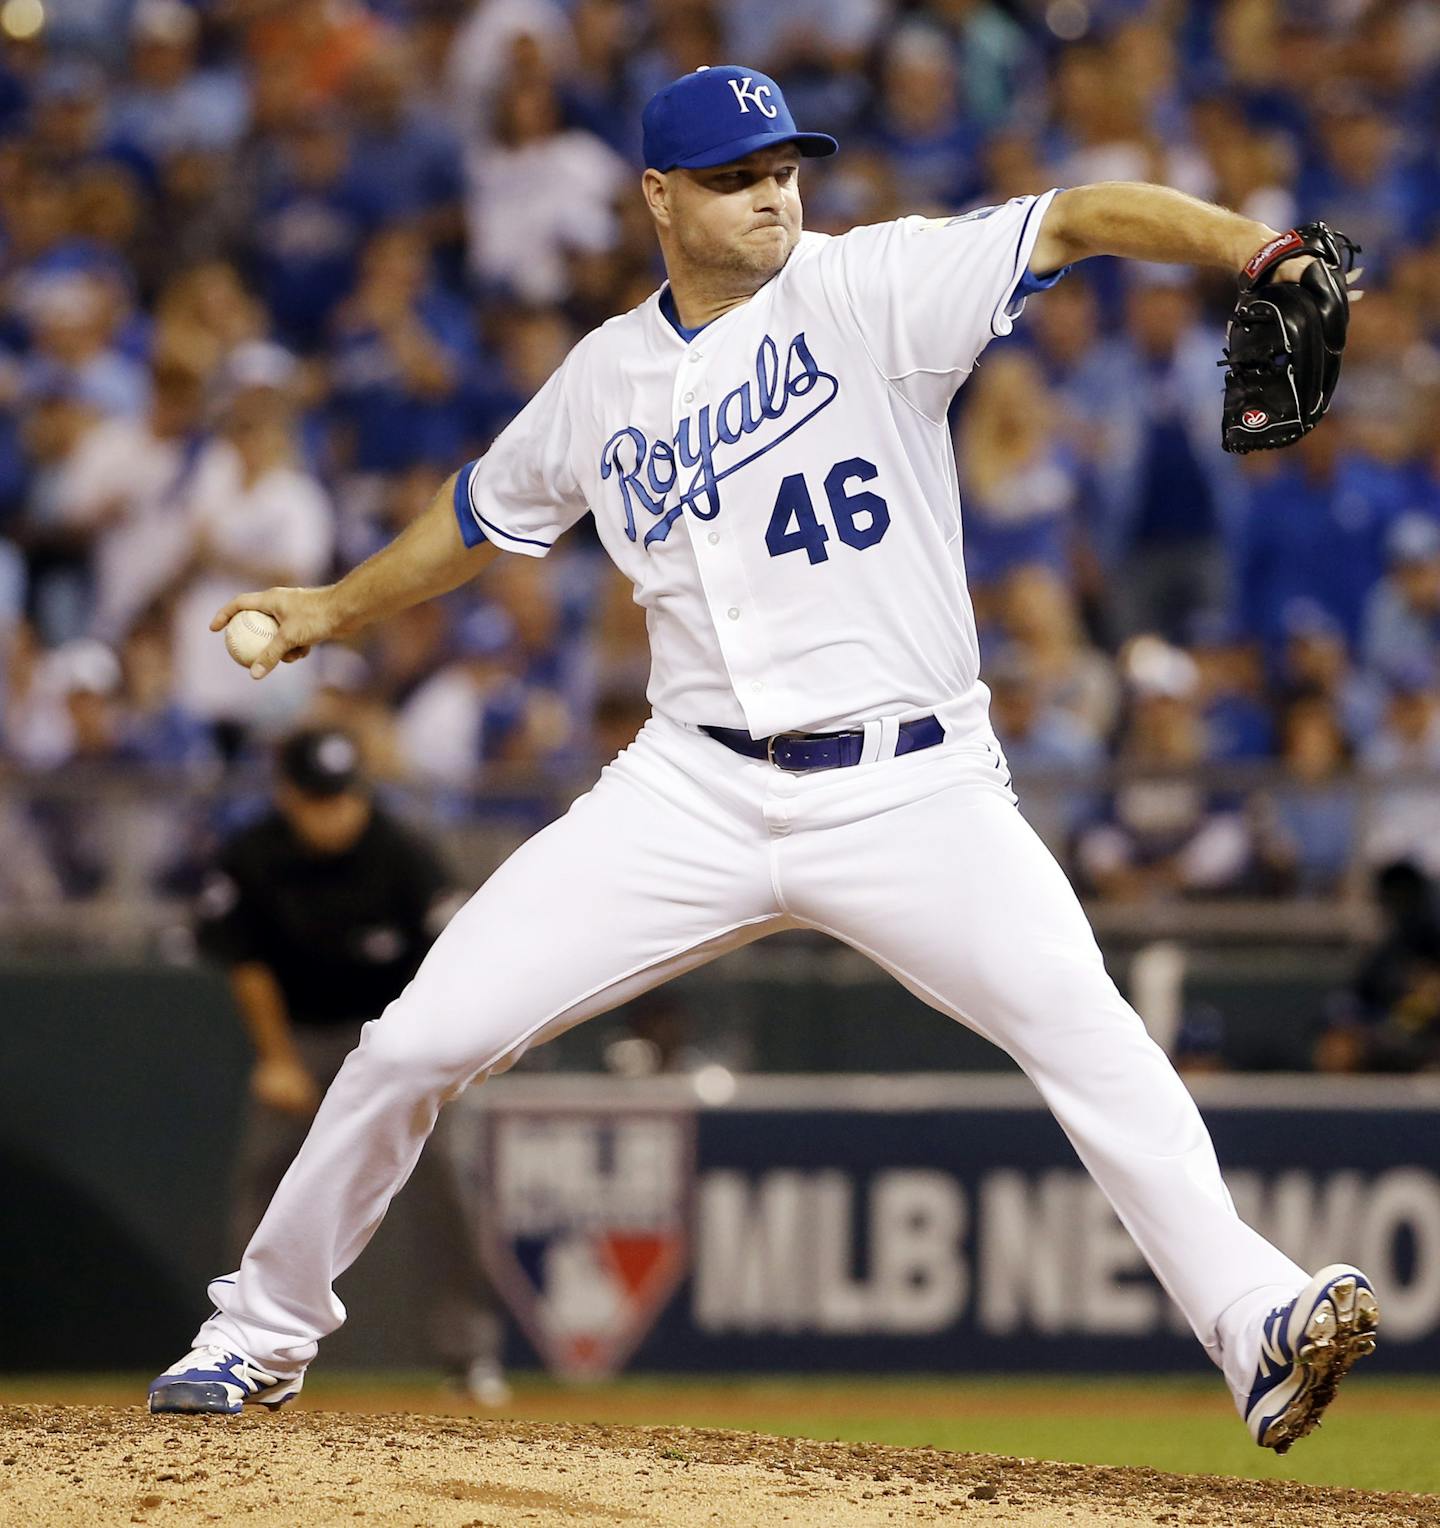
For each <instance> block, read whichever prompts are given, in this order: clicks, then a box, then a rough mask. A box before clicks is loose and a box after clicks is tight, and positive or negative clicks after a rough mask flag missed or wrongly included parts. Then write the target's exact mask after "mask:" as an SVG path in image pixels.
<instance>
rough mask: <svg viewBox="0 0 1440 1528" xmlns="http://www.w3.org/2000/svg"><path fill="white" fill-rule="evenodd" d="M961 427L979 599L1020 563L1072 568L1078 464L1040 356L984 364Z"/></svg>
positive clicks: (1065, 573) (1017, 353) (1062, 572)
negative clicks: (1058, 420) (1059, 423)
mask: <svg viewBox="0 0 1440 1528" xmlns="http://www.w3.org/2000/svg"><path fill="white" fill-rule="evenodd" d="M973 386H974V396H973V397H971V398H970V399H969V401H968V406H967V407H966V408H965V410H964V411H963V413H962V414H961V418H960V425H959V429H958V430H957V432H956V435H957V438H956V456H957V460H958V461H959V462H961V463H962V464H963V466H962V471H963V474H964V481H963V483H962V484H961V489H962V493H963V494H964V505H965V569H966V573H967V575H968V577H969V579H970V583H971V586H972V588H973V589H974V590H975V592H976V596H977V599H978V600H979V601H980V602H981V603H983V602H984V596H985V592H986V591H987V590H989V589H993V588H994V587H995V586H996V585H998V584H1000V583H1001V582H1002V581H1003V580H1004V579H1005V578H1006V576H1007V575H1008V574H1010V573H1011V572H1013V571H1014V570H1015V569H1017V568H1029V567H1035V568H1043V569H1046V570H1048V571H1049V572H1050V573H1051V574H1052V575H1054V576H1055V577H1057V578H1060V579H1066V580H1068V578H1069V574H1070V539H1069V538H1070V516H1071V513H1072V511H1073V510H1074V508H1075V468H1074V462H1073V459H1072V458H1071V456H1070V454H1069V452H1068V451H1067V449H1066V448H1065V446H1064V445H1063V444H1062V443H1061V441H1060V440H1058V439H1057V437H1056V432H1055V431H1053V430H1052V429H1051V427H1050V423H1049V421H1050V420H1051V419H1052V418H1053V417H1054V409H1053V404H1052V400H1051V399H1050V398H1049V396H1048V394H1047V392H1046V389H1045V380H1044V378H1043V376H1042V375H1041V373H1040V368H1039V367H1038V366H1037V365H1036V363H1035V362H1034V361H1033V360H1032V359H1031V358H1030V357H1029V356H1028V355H1026V354H1025V353H1024V351H1021V350H1010V351H1002V352H1001V353H1000V354H999V355H997V356H996V357H995V358H994V360H992V361H990V362H988V363H987V364H986V365H985V366H984V367H983V368H979V369H977V371H976V374H975V379H974V383H973Z"/></svg>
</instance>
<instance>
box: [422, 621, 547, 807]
mask: <svg viewBox="0 0 1440 1528" xmlns="http://www.w3.org/2000/svg"><path fill="white" fill-rule="evenodd" d="M514 646H515V628H514V625H513V623H512V622H511V620H510V617H509V616H508V615H507V614H506V613H505V612H504V611H503V610H501V609H499V608H497V607H496V606H493V605H479V606H476V607H475V608H474V609H473V610H470V611H468V612H467V613H466V614H465V616H464V617H463V618H462V619H461V620H460V621H459V623H458V631H457V636H456V647H457V649H458V652H457V656H456V657H455V658H454V660H453V661H452V662H450V663H447V664H446V665H445V666H444V667H443V668H441V669H440V670H439V671H438V672H437V673H435V674H433V675H432V676H431V677H430V678H429V679H427V680H426V681H425V682H424V683H423V684H422V685H420V686H419V688H418V689H416V690H415V692H414V693H413V694H412V695H411V696H410V698H409V699H408V700H407V701H406V702H405V703H404V705H403V706H402V707H401V708H400V714H399V718H398V735H399V743H400V752H401V757H402V759H403V760H404V762H405V765H406V767H407V769H408V771H409V772H410V774H411V775H413V776H414V777H415V778H416V779H419V780H423V781H425V782H427V783H428V784H432V785H444V786H448V787H450V788H451V789H454V790H465V791H469V790H473V789H474V788H475V787H476V786H477V785H478V784H479V783H480V780H481V776H482V773H483V770H484V766H485V765H486V763H489V762H493V761H496V760H500V759H504V758H505V757H506V756H507V754H508V753H510V752H512V751H515V750H517V749H519V748H523V732H524V730H525V727H526V722H527V708H528V699H529V697H528V695H527V693H526V689H525V685H524V682H523V681H522V680H521V679H520V678H519V677H518V676H517V674H516V673H515V671H514V663H513V661H512V654H513V650H514Z"/></svg>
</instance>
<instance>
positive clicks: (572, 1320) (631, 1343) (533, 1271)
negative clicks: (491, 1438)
mask: <svg viewBox="0 0 1440 1528" xmlns="http://www.w3.org/2000/svg"><path fill="white" fill-rule="evenodd" d="M486 1129H487V1134H488V1150H487V1151H486V1152H485V1160H486V1163H487V1169H486V1176H487V1178H488V1180H489V1181H488V1185H487V1186H488V1190H489V1193H488V1200H489V1203H488V1209H487V1211H486V1212H485V1213H484V1214H482V1216H481V1228H480V1230H481V1235H480V1241H481V1256H482V1258H483V1260H484V1263H485V1266H486V1269H487V1270H488V1272H489V1274H490V1277H491V1278H492V1279H493V1281H494V1283H495V1287H496V1289H497V1290H498V1291H499V1293H500V1295H501V1296H502V1298H503V1299H504V1300H505V1303H506V1305H507V1306H508V1307H509V1310H510V1313H511V1314H512V1315H513V1316H514V1317H515V1320H516V1321H517V1322H518V1323H519V1325H520V1328H521V1330H522V1331H524V1333H525V1335H526V1336H527V1337H528V1338H529V1340H530V1342H531V1343H532V1345H533V1346H534V1347H535V1350H536V1351H537V1352H538V1353H539V1354H540V1356H541V1358H542V1359H543V1360H544V1362H545V1365H546V1367H547V1368H548V1369H549V1370H550V1371H551V1372H552V1373H553V1374H556V1375H559V1376H561V1377H563V1378H566V1379H575V1380H593V1379H603V1378H606V1377H608V1376H610V1375H613V1374H615V1373H617V1372H618V1371H619V1370H620V1369H621V1368H622V1367H623V1366H624V1364H625V1362H626V1360H627V1359H628V1358H629V1357H630V1355H631V1354H632V1353H633V1352H634V1351H635V1349H636V1348H637V1347H639V1345H640V1343H641V1342H642V1341H643V1340H644V1338H645V1337H646V1335H647V1334H648V1333H649V1331H650V1329H651V1328H652V1327H653V1326H654V1324H655V1322H656V1319H657V1318H658V1317H659V1315H660V1312H661V1311H662V1310H663V1309H664V1308H665V1306H666V1304H667V1303H668V1302H669V1300H670V1297H671V1296H672V1295H673V1294H674V1293H675V1290H676V1289H677V1287H678V1286H679V1285H680V1283H681V1281H682V1280H683V1279H684V1277H685V1274H686V1272H687V1271H688V1268H689V1262H690V1221H691V1205H692V1200H693V1189H694V1182H695V1123H694V1116H693V1115H690V1114H676V1113H661V1112H634V1113H624V1114H616V1113H599V1112H597V1113H594V1114H583V1113H574V1112H568V1111H567V1112H566V1113H563V1114H557V1113H544V1114H542V1113H532V1112H530V1111H528V1110H526V1111H515V1112H510V1111H497V1112H496V1113H495V1114H493V1115H490V1116H489V1117H488V1119H487V1122H486Z"/></svg>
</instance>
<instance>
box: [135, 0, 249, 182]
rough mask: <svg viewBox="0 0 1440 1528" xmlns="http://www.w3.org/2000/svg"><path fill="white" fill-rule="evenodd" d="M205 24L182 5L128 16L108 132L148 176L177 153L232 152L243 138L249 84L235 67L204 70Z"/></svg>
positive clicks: (174, 0) (151, 5)
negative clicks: (123, 63) (123, 64)
mask: <svg viewBox="0 0 1440 1528" xmlns="http://www.w3.org/2000/svg"><path fill="white" fill-rule="evenodd" d="M200 25H201V22H200V13H199V11H197V10H196V9H195V8H194V7H193V6H190V5H186V4H185V3H184V0H139V3H138V4H137V5H136V6H135V8H134V9H133V10H132V11H131V13H130V59H129V68H128V71H127V78H126V80H125V83H124V85H123V86H122V87H121V88H120V89H119V90H118V91H117V92H116V95H115V100H114V103H113V105H112V108H111V112H110V131H111V134H112V136H113V138H114V141H115V142H116V143H117V144H119V145H122V146H123V147H124V149H125V150H127V151H128V152H129V153H130V154H131V155H132V156H133V157H134V158H135V159H137V160H138V161H139V162H140V163H142V164H144V165H145V166H146V168H147V169H148V171H149V174H150V175H151V177H155V176H157V175H159V174H160V173H161V171H162V170H163V167H164V166H165V165H166V164H167V163H168V162H169V161H170V160H171V159H172V158H173V157H174V156H175V155H176V154H179V153H184V152H187V151H194V150H199V151H202V152H208V153H220V152H224V151H226V150H229V149H233V148H234V147H235V146H236V144H237V143H239V141H240V139H241V137H242V135H243V134H244V132H245V128H246V124H247V120H248V117H249V90H248V88H247V85H246V81H245V77H244V75H243V74H242V73H241V72H240V70H238V69H237V68H235V67H234V66H233V65H231V66H228V67H221V68H203V67H201V65H200V61H199V60H200Z"/></svg>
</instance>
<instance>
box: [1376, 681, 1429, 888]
mask: <svg viewBox="0 0 1440 1528" xmlns="http://www.w3.org/2000/svg"><path fill="white" fill-rule="evenodd" d="M1390 683H1391V691H1390V701H1389V704H1388V705H1387V707H1386V709H1385V718H1384V721H1383V723H1382V725H1381V727H1380V729H1379V731H1378V732H1376V733H1375V734H1374V735H1373V736H1372V737H1371V738H1370V739H1369V741H1368V742H1367V743H1366V744H1365V746H1364V748H1363V749H1362V751H1361V755H1360V758H1361V763H1362V764H1363V766H1364V768H1365V771H1366V773H1367V774H1369V775H1370V776H1371V777H1372V778H1373V779H1374V780H1375V781H1376V782H1377V783H1380V784H1383V786H1384V788H1383V790H1379V791H1377V792H1376V793H1375V796H1374V799H1373V801H1372V804H1371V810H1370V813H1369V817H1368V822H1367V824H1366V834H1365V853H1366V858H1367V859H1368V861H1369V862H1370V863H1371V864H1372V865H1384V864H1388V863H1389V862H1390V861H1392V860H1398V859H1404V858H1407V857H1412V858H1414V860H1415V861H1416V863H1417V864H1418V865H1419V866H1420V867H1421V869H1423V870H1425V871H1426V872H1427V873H1428V874H1436V873H1440V673H1437V671H1436V668H1435V665H1434V664H1433V663H1427V662H1424V661H1420V662H1412V663H1409V664H1406V665H1404V666H1403V667H1401V666H1397V667H1396V668H1395V669H1394V671H1393V672H1392V674H1391V676H1390Z"/></svg>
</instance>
